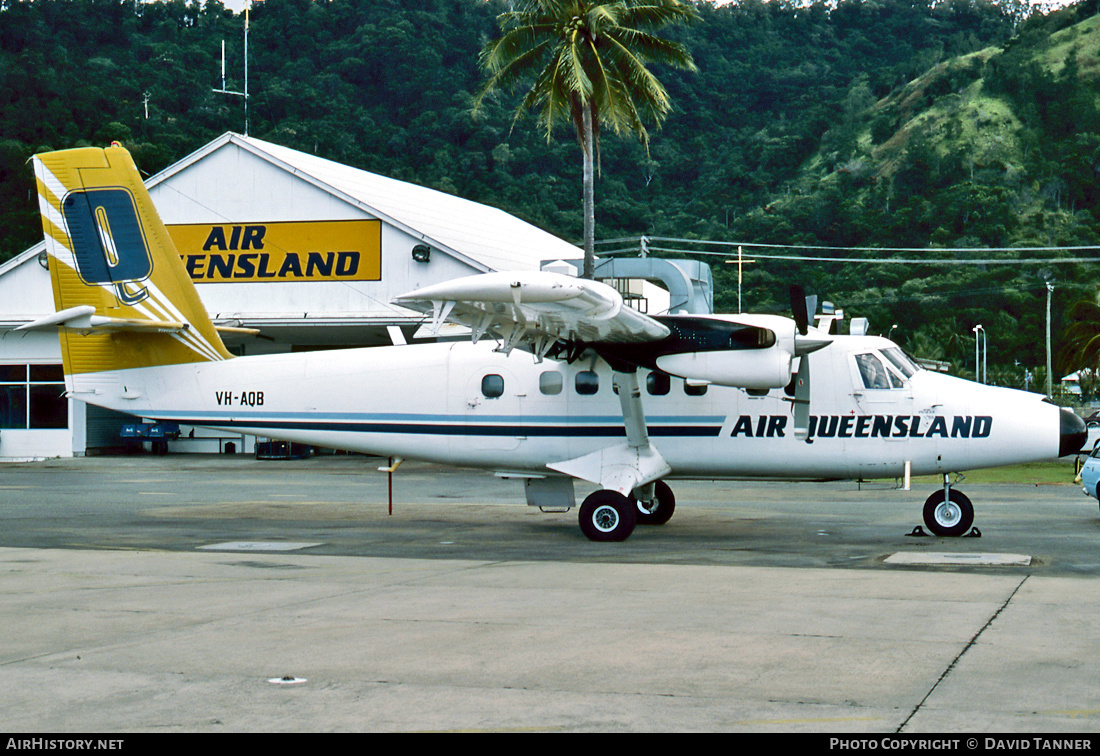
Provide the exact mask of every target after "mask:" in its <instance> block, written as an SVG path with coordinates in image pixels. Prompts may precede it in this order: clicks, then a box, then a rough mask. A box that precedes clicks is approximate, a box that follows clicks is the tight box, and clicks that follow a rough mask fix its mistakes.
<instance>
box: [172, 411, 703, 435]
mask: <svg viewBox="0 0 1100 756" xmlns="http://www.w3.org/2000/svg"><path fill="white" fill-rule="evenodd" d="M159 419H161V420H170V421H172V422H175V423H184V424H186V425H205V426H216V427H221V428H258V429H259V428H263V429H276V428H279V429H285V430H301V431H329V432H345V433H391V434H397V433H408V434H425V435H441V436H540V437H550V436H559V437H574V436H605V437H622V436H625V435H626V430H625V429H624V428H623V426H622V425H603V424H601V425H585V424H577V423H569V424H560V425H558V424H542V423H530V424H529V423H507V424H489V423H472V422H470V423H429V422H362V421H342V422H341V421H332V420H289V419H288V420H272V419H268V418H264V419H261V418H256V419H251V418H248V417H241V416H232V417H225V416H222V417H213V416H210V417H186V416H179V417H171V416H161V417H160V418H159ZM620 422H621V420H620ZM648 430H649V434H650V435H651V436H655V437H670V436H682V437H696V438H698V437H716V436H718V434H719V433H720V432H721V425H653V426H650V427H649V429H648Z"/></svg>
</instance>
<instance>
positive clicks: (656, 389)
mask: <svg viewBox="0 0 1100 756" xmlns="http://www.w3.org/2000/svg"><path fill="white" fill-rule="evenodd" d="M671 386H672V381H671V380H670V379H669V377H668V373H658V372H652V373H650V374H649V375H647V376H646V377H645V390H646V391H647V392H649V395H650V396H664V395H665V394H667V393H668V390H669V388H670V387H671Z"/></svg>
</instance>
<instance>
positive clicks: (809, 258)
mask: <svg viewBox="0 0 1100 756" xmlns="http://www.w3.org/2000/svg"><path fill="white" fill-rule="evenodd" d="M631 241H636V242H638V246H637V247H621V248H618V249H612V250H606V251H602V252H601V254H604V255H613V254H621V253H627V252H629V253H637V252H642V253H643V254H647V253H650V252H662V253H672V254H683V255H707V256H712V257H725V256H727V255H728V254H729V253H728V252H711V251H708V250H699V249H682V248H676V247H655V246H652V245H651V244H650V242H654V241H656V242H667V243H673V244H692V245H700V246H703V245H709V246H717V247H745V248H750V249H754V250H756V249H807V250H823V251H827V252H871V251H873V252H883V253H895V252H909V253H912V252H927V253H944V252H948V253H956V254H957V253H970V254H974V253H986V254H989V253H991V252H1016V253H1020V252H1029V253H1035V252H1082V251H1091V252H1100V246H1075V247H824V246H813V245H808V244H762V243H757V242H725V241H713V240H699V239H676V238H672V237H665V236H642V237H634V238H618V239H606V240H602V241H598V242H596V243H597V244H621V243H623V242H631ZM752 254H753V257H755V258H758V259H764V260H789V261H792V262H837V263H860V264H867V263H872V264H879V265H888V264H900V265H1061V264H1066V263H1092V262H1100V257H1020V258H1003V257H998V258H989V257H985V258H969V259H958V258H956V259H950V260H945V259H941V258H931V259H929V258H903V257H831V256H815V255H769V254H761V253H758V252H755V251H754V252H753V253H752Z"/></svg>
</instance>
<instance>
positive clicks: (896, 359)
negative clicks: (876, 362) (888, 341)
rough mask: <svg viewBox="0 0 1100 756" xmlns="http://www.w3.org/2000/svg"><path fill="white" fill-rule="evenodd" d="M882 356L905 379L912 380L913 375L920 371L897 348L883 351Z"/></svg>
mask: <svg viewBox="0 0 1100 756" xmlns="http://www.w3.org/2000/svg"><path fill="white" fill-rule="evenodd" d="M882 356H883V357H885V358H886V359H888V360H889V361H890V362H891V363H892V364H893V365H894V367H896V368H897V369H898V370H900V371H901V374H902V375H904V376H905V377H906V378H912V377H913V374H914V373H916V372H917V371H918V370H920V367H919V366H918V365H917V364H916V363H915V362H913V361H912V360H911V359H909V356H908V355H907V354H905V352H903V351H901V350H900V349H899V348H897V347H890V348H889V349H883V350H882Z"/></svg>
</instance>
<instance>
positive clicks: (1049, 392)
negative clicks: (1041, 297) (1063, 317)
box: [1047, 281, 1054, 399]
mask: <svg viewBox="0 0 1100 756" xmlns="http://www.w3.org/2000/svg"><path fill="white" fill-rule="evenodd" d="M1053 292H1054V284H1052V283H1051V282H1050V281H1047V399H1051V398H1053V394H1054V382H1053V376H1052V372H1053V366H1052V365H1051V360H1050V295H1051V294H1052V293H1053Z"/></svg>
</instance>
